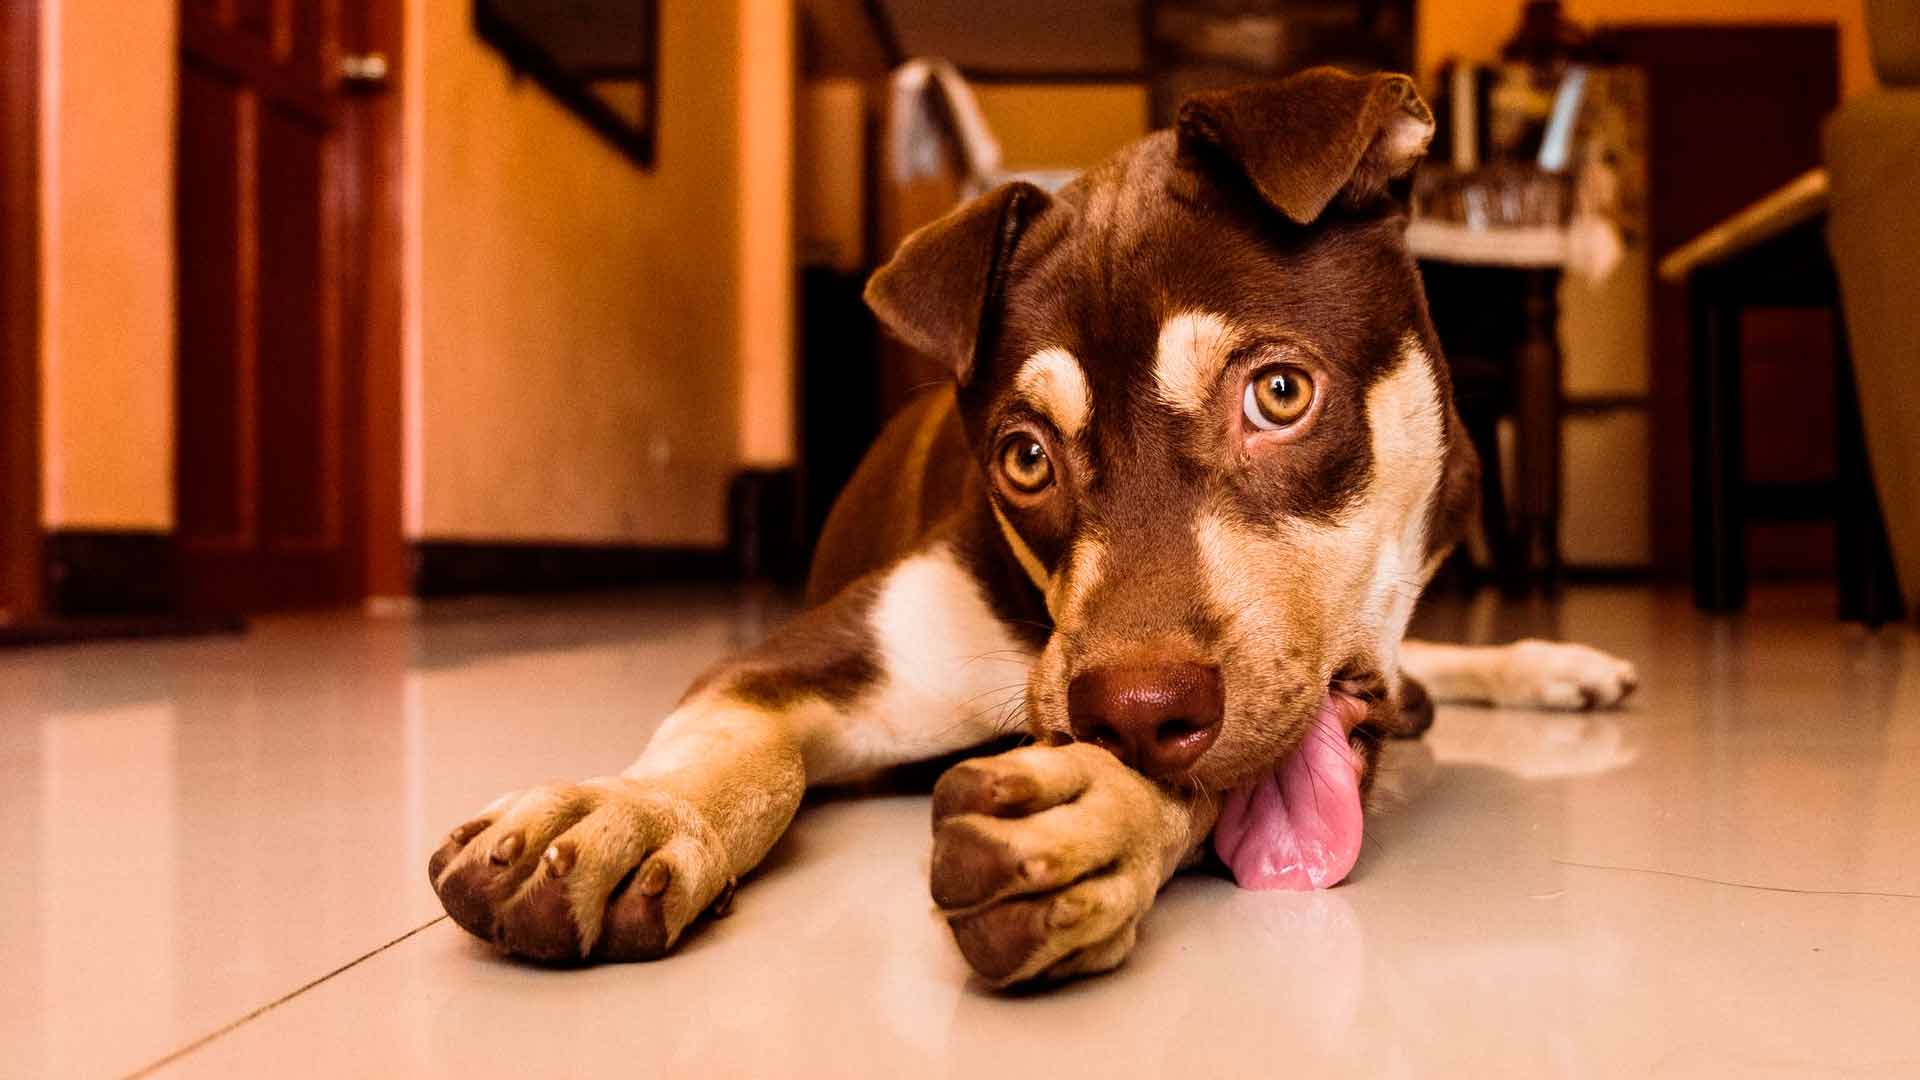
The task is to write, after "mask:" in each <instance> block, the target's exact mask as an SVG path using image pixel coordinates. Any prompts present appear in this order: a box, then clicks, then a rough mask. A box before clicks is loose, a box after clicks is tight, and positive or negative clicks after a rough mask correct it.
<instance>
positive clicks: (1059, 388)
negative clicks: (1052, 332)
mask: <svg viewBox="0 0 1920 1080" xmlns="http://www.w3.org/2000/svg"><path fill="white" fill-rule="evenodd" d="M1013 389H1014V392H1015V393H1018V394H1019V395H1020V396H1022V397H1024V398H1026V399H1027V400H1028V401H1029V402H1031V403H1032V404H1033V406H1034V407H1035V408H1037V409H1039V410H1040V411H1041V412H1044V413H1046V414H1047V416H1048V418H1049V419H1051V420H1052V421H1053V423H1054V426H1055V427H1058V428H1059V429H1060V433H1061V434H1062V435H1065V436H1066V437H1067V438H1069V439H1074V438H1078V437H1079V436H1080V432H1081V431H1082V430H1083V429H1085V428H1086V426H1087V416H1088V415H1089V414H1090V413H1092V412H1093V396H1092V395H1091V394H1089V393H1088V392H1087V374H1086V372H1084V371H1082V370H1080V361H1078V360H1075V359H1074V358H1073V354H1072V353H1070V352H1068V351H1067V350H1065V349H1061V348H1050V349H1041V350H1040V351H1039V352H1037V353H1034V354H1033V355H1032V356H1030V357H1028V358H1027V362H1026V363H1024V364H1022V365H1020V370H1019V372H1018V373H1017V374H1015V375H1014V377H1013Z"/></svg>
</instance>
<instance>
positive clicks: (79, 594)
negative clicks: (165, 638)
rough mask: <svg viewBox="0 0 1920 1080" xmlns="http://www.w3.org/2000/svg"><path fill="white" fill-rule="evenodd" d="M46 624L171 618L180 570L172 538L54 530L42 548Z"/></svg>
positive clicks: (176, 605) (110, 531)
mask: <svg viewBox="0 0 1920 1080" xmlns="http://www.w3.org/2000/svg"><path fill="white" fill-rule="evenodd" d="M41 552H42V566H43V568H44V569H43V577H42V581H43V583H44V587H45V590H46V593H45V599H46V613H47V615H48V617H49V618H54V619H75V618H93V617H110V618H122V617H127V616H148V615H172V614H174V613H176V612H178V611H179V610H180V570H179V565H180V564H179V559H178V557H177V552H178V548H177V547H176V546H175V543H174V538H173V535H172V534H171V533H165V532H153V531H144V530H131V529H128V530H119V529H53V530H50V531H49V532H47V534H46V536H45V538H44V540H43V543H42V546H41Z"/></svg>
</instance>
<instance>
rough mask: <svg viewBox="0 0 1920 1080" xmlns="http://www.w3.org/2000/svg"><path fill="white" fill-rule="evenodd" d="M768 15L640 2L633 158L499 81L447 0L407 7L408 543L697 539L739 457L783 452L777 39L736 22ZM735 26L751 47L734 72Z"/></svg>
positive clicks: (499, 71) (711, 533)
mask: <svg viewBox="0 0 1920 1080" xmlns="http://www.w3.org/2000/svg"><path fill="white" fill-rule="evenodd" d="M767 6H768V5H767V3H766V0H727V2H724V3H708V4H705V5H692V4H680V3H665V4H662V5H661V16H662V19H661V33H662V61H661V69H662V76H661V78H662V80H663V81H662V84H661V94H660V117H659V132H658V154H657V160H656V163H655V165H654V167H653V168H652V169H651V170H643V169H640V168H638V167H636V166H635V165H633V164H632V163H630V162H629V161H627V160H626V159H625V158H623V157H621V156H620V155H619V153H618V152H616V151H615V150H614V149H613V148H612V147H611V146H609V145H608V144H607V143H605V142H604V141H602V140H601V139H599V138H598V137H597V136H595V135H594V134H593V133H592V132H590V131H589V130H588V129H587V128H586V127H585V126H584V125H583V124H582V123H581V122H580V121H579V120H577V119H576V118H575V117H573V115H572V114H570V113H568V112H566V111H565V110H564V109H562V108H561V107H560V106H559V105H557V104H556V103H555V102H554V100H553V99H552V98H551V97H550V96H549V95H548V94H547V93H546V92H545V91H543V90H541V89H540V88H539V87H538V86H537V85H535V84H533V83H531V82H529V81H526V80H521V79H515V78H514V77H513V76H512V74H511V73H510V72H509V71H508V69H507V66H506V64H505V63H504V62H503V61H502V60H501V59H500V57H499V56H498V55H497V54H496V53H495V52H493V50H492V49H490V48H489V47H487V46H486V45H484V44H483V43H482V42H480V41H479V40H478V39H477V38H476V37H475V36H474V34H473V32H472V29H471V15H470V7H471V5H470V3H468V0H420V3H419V6H418V7H416V9H415V11H414V15H413V19H412V31H411V43H412V45H413V48H412V51H411V56H410V65H409V72H408V86H409V90H408V92H409V93H410V94H413V95H415V96H414V97H413V98H412V99H410V101H409V109H408V115H409V117H410V121H409V127H410V135H412V136H413V138H412V143H413V145H414V146H415V147H416V153H415V157H414V163H413V166H412V169H411V170H410V171H411V173H412V175H411V176H410V178H409V187H410V188H411V189H412V190H411V192H410V196H409V197H410V201H411V202H412V204H413V210H412V213H413V215H415V220H416V222H417V225H416V227H415V229H414V235H413V236H412V237H411V239H410V244H409V249H410V250H409V269H408V275H407V279H408V281H409V293H410V298H409V305H408V307H409V313H410V318H409V329H408V340H409V354H410V355H409V363H408V365H407V367H408V372H407V382H408V392H407V408H408V425H407V427H408V435H407V462H408V465H407V469H408V475H407V478H406V479H407V483H406V490H407V493H408V494H407V500H408V506H407V508H406V509H407V514H406V518H407V525H408V531H409V533H410V534H411V535H414V536H426V537H433V538H439V539H447V538H474V539H514V540H568V541H592V542H630V543H644V544H687V545H708V544H718V543H720V542H721V541H722V540H723V539H724V536H725V491H726V484H727V481H728V480H729V479H730V477H731V476H732V475H733V473H734V471H735V470H736V469H737V468H738V466H739V465H740V464H741V462H742V461H743V460H745V459H748V458H753V459H755V460H759V461H770V462H779V461H780V460H781V459H782V458H783V455H784V456H786V457H788V458H790V455H791V449H790V440H791V431H792V420H791V408H792V400H791V395H790V394H784V395H783V391H784V390H786V389H787V388H788V387H789V386H790V384H791V364H790V359H789V357H790V350H791V334H792V329H791V303H792V301H791V275H792V269H793V262H792V255H791V251H792V241H791V229H792V219H791V210H790V209H788V208H787V204H788V202H789V201H790V178H789V173H790V169H791V165H790V163H789V162H788V161H787V156H788V155H790V154H791V139H792V134H791V133H792V128H793V124H792V118H791V108H792V105H791V95H792V89H791V87H792V83H791V79H792V66H791V61H790V59H789V60H788V61H787V62H786V63H785V64H784V65H783V64H782V63H781V62H780V61H779V57H780V56H782V55H786V54H785V53H782V52H780V51H778V50H779V49H780V45H779V42H780V40H781V38H782V37H784V39H785V40H786V41H787V42H789V43H790V42H791V30H790V28H789V29H786V30H782V29H780V28H779V27H777V26H775V27H764V26H760V25H758V24H755V25H748V24H747V23H746V22H745V21H744V20H745V17H746V15H747V9H748V8H760V9H764V8H766V7H767ZM776 6H779V7H781V8H784V5H783V4H782V5H776ZM757 13H758V12H757ZM788 26H789V27H790V16H789V20H788ZM749 33H751V34H753V35H754V38H753V41H752V45H753V47H754V48H755V49H762V50H772V51H769V52H766V53H764V54H760V55H755V57H754V63H753V64H752V65H743V64H742V59H741V58H742V45H743V44H744V43H745V42H744V41H743V35H746V34H749ZM789 47H790V45H789ZM748 67H751V69H752V70H751V72H749V71H748V70H747V68H748ZM750 109H757V110H761V111H762V112H763V113H764V115H763V116H761V117H760V119H761V121H762V122H761V123H758V124H754V125H751V126H750V125H749V124H747V122H746V121H747V120H748V119H749V111H750ZM750 392H751V393H750Z"/></svg>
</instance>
